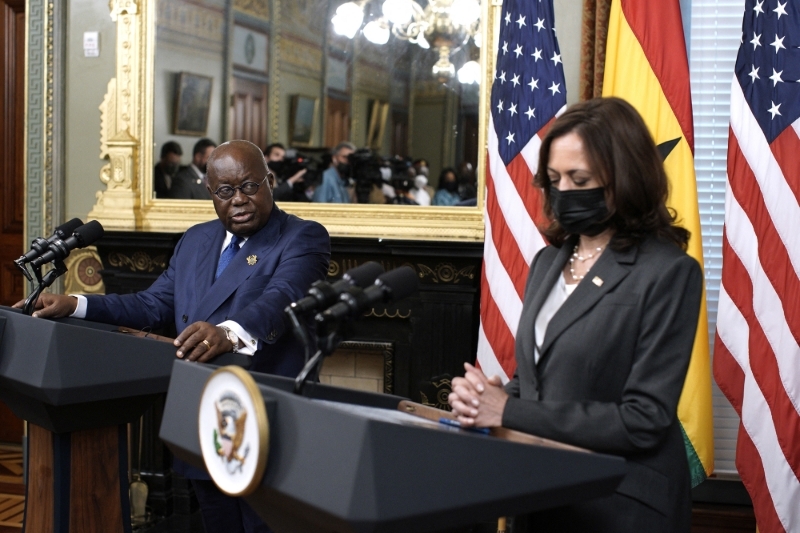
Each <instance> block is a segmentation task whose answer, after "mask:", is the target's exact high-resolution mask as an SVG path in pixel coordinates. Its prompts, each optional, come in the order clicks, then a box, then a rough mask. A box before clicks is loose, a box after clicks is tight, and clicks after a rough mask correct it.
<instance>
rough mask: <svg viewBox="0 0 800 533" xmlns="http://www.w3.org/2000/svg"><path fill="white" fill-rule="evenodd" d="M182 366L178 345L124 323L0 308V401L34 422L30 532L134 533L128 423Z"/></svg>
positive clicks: (231, 357) (232, 360) (229, 360)
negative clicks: (126, 329)
mask: <svg viewBox="0 0 800 533" xmlns="http://www.w3.org/2000/svg"><path fill="white" fill-rule="evenodd" d="M174 360H175V348H174V347H173V346H172V345H171V344H170V343H166V342H161V341H158V340H154V339H152V338H146V337H137V336H134V335H127V334H124V333H121V332H119V331H118V328H117V327H116V326H111V325H108V324H98V323H95V322H89V321H85V320H77V319H69V318H65V319H59V320H48V319H41V318H32V317H29V316H26V315H24V314H22V313H21V312H19V311H18V310H16V309H10V308H7V307H0V399H2V400H3V401H4V402H6V404H7V405H8V406H9V407H10V408H11V410H12V411H13V412H14V414H15V415H16V416H18V417H20V418H23V419H25V420H27V421H28V422H29V424H28V484H27V487H26V491H27V494H26V505H25V526H24V532H25V533H78V532H80V533H84V532H87V531H97V532H103V533H117V532H119V533H122V532H130V530H131V527H130V510H129V502H128V479H127V472H128V466H127V432H126V427H125V424H127V423H128V422H131V421H134V420H136V419H138V418H139V416H141V414H142V413H143V412H144V411H145V410H146V409H147V407H149V406H150V405H151V403H152V402H153V401H154V400H155V399H156V398H158V397H159V395H160V394H163V393H164V392H165V391H166V390H167V387H168V385H169V380H170V373H171V370H172V363H173V361H174ZM214 362H215V363H217V362H218V363H220V364H235V365H238V366H247V365H249V358H248V357H247V356H244V355H237V354H224V355H222V356H220V357H218V358H217V359H215V361H214Z"/></svg>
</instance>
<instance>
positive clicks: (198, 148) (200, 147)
mask: <svg viewBox="0 0 800 533" xmlns="http://www.w3.org/2000/svg"><path fill="white" fill-rule="evenodd" d="M209 146H212V147H214V148H216V147H217V143H215V142H214V141H212V140H211V139H207V138H205V137H203V138H202V139H200V140H199V141H197V142H196V143H194V149H193V150H192V157H194V156H196V155H197V154H200V153H203V152H205V151H206V148H208V147H209Z"/></svg>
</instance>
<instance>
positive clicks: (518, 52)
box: [514, 44, 522, 57]
mask: <svg viewBox="0 0 800 533" xmlns="http://www.w3.org/2000/svg"><path fill="white" fill-rule="evenodd" d="M514 53H515V54H516V55H517V57H519V56H521V55H522V45H521V44H518V45H517V47H516V48H515V49H514Z"/></svg>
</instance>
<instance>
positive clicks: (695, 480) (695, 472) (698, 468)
mask: <svg viewBox="0 0 800 533" xmlns="http://www.w3.org/2000/svg"><path fill="white" fill-rule="evenodd" d="M681 435H683V444H684V446H686V459H687V460H688V461H689V476H690V477H691V479H692V488H694V487H696V486H697V485H699V484H700V483H702V482H703V481H705V480H706V477H707V476H706V469H705V468H703V463H702V462H701V461H700V457H698V455H697V452H696V451H695V450H694V444H692V440H691V439H690V438H689V436H688V435H686V431H684V430H683V424H681Z"/></svg>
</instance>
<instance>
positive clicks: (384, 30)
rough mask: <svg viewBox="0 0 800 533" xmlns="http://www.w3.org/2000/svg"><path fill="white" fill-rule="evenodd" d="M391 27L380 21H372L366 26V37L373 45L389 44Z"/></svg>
mask: <svg viewBox="0 0 800 533" xmlns="http://www.w3.org/2000/svg"><path fill="white" fill-rule="evenodd" d="M389 34H390V31H389V26H387V25H386V24H385V23H384V24H382V23H381V21H380V20H372V21H370V22H368V23H367V25H366V26H364V37H366V38H367V40H368V41H369V42H371V43H375V44H386V43H388V42H389Z"/></svg>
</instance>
